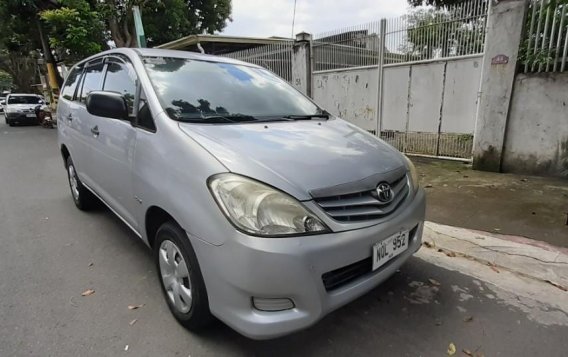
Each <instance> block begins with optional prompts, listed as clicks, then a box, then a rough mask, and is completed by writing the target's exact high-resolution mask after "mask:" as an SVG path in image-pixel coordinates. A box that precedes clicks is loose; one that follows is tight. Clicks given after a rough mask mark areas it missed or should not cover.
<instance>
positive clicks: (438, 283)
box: [428, 278, 440, 286]
mask: <svg viewBox="0 0 568 357" xmlns="http://www.w3.org/2000/svg"><path fill="white" fill-rule="evenodd" d="M428 281H429V282H430V284H432V285H434V286H440V282H439V281H438V280H436V279H432V278H430V279H428Z"/></svg>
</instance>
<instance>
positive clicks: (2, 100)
mask: <svg viewBox="0 0 568 357" xmlns="http://www.w3.org/2000/svg"><path fill="white" fill-rule="evenodd" d="M4 105H6V97H4V96H0V113H4Z"/></svg>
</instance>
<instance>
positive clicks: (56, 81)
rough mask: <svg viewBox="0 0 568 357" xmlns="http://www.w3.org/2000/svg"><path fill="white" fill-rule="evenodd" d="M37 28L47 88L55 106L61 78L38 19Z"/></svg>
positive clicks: (61, 82)
mask: <svg viewBox="0 0 568 357" xmlns="http://www.w3.org/2000/svg"><path fill="white" fill-rule="evenodd" d="M36 23H37V28H38V31H39V39H40V42H41V47H42V48H43V57H44V61H45V66H46V68H47V78H48V83H49V87H50V88H51V91H50V93H51V96H52V99H53V100H52V101H51V103H52V105H57V100H58V99H59V88H60V87H61V85H62V84H63V78H61V76H60V75H59V72H58V71H57V64H56V63H55V58H54V57H53V53H51V47H50V46H49V43H48V41H47V38H46V37H45V34H44V33H43V28H42V26H41V21H40V20H39V19H37V20H36Z"/></svg>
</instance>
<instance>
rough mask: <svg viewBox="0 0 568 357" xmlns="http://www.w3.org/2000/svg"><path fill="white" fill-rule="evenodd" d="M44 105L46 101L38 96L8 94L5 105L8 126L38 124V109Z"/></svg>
mask: <svg viewBox="0 0 568 357" xmlns="http://www.w3.org/2000/svg"><path fill="white" fill-rule="evenodd" d="M44 104H45V100H44V99H43V98H42V97H41V96H40V95H37V94H23V93H12V94H8V96H7V97H6V104H5V105H4V112H5V113H4V119H5V121H6V124H8V125H10V126H13V125H14V124H38V123H39V121H38V117H37V110H36V109H37V108H38V107H41V106H43V105H44Z"/></svg>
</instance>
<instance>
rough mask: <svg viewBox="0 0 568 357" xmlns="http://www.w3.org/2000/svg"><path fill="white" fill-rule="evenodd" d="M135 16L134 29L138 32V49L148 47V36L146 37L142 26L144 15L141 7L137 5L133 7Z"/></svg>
mask: <svg viewBox="0 0 568 357" xmlns="http://www.w3.org/2000/svg"><path fill="white" fill-rule="evenodd" d="M132 13H133V16H134V29H135V30H136V40H137V41H138V47H146V36H145V35H144V26H143V25H142V15H140V7H139V6H138V5H135V6H133V7H132Z"/></svg>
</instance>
